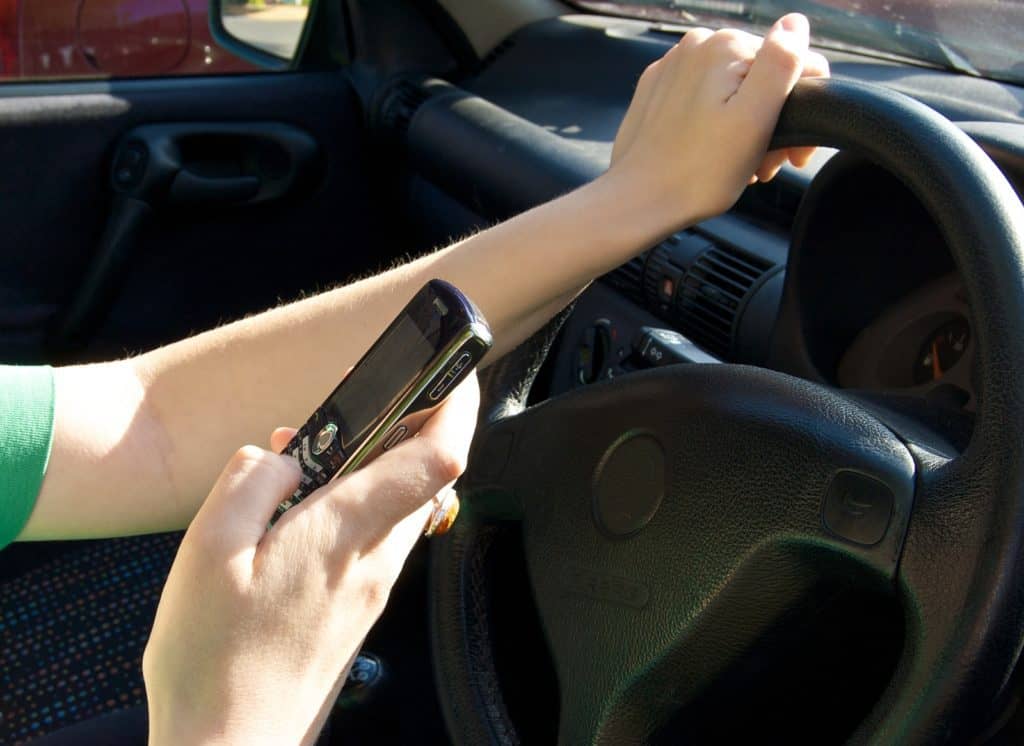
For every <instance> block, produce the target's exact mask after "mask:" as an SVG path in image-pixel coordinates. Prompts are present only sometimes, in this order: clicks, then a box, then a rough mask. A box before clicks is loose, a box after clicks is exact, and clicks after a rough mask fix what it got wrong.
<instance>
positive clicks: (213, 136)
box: [47, 122, 319, 360]
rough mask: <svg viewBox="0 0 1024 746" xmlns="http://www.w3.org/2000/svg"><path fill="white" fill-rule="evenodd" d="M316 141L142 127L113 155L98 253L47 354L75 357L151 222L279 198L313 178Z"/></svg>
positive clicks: (280, 131) (224, 128)
mask: <svg viewBox="0 0 1024 746" xmlns="http://www.w3.org/2000/svg"><path fill="white" fill-rule="evenodd" d="M318 150H319V149H318V147H317V144H316V141H315V140H314V139H313V138H312V137H311V136H310V135H309V134H308V133H306V132H304V131H303V130H301V129H299V128H297V127H293V126H291V125H287V124H283V123H280V122H228V123H225V122H198V123H196V122H182V123H174V124H147V125H143V126H141V127H136V128H135V129H133V130H131V131H130V132H128V133H127V134H126V135H125V136H124V137H123V138H122V139H121V141H120V143H119V144H118V146H117V148H116V149H115V151H114V158H113V163H112V168H111V171H110V186H111V188H112V189H113V191H114V200H113V204H112V207H111V212H110V216H109V218H108V219H107V225H106V228H105V229H104V232H103V235H102V237H101V239H100V244H99V246H98V247H97V250H96V253H95V254H94V255H93V258H92V261H91V263H90V264H89V266H88V267H87V268H86V270H85V273H84V275H83V276H82V280H81V282H80V283H79V284H78V287H77V288H76V289H75V291H74V293H73V294H72V296H71V297H70V298H69V299H68V301H67V302H66V303H65V305H64V306H63V307H62V308H61V310H60V311H59V312H58V313H57V315H56V317H55V318H54V320H53V322H52V324H51V326H50V329H49V333H48V337H47V343H48V347H49V351H50V354H51V356H52V357H53V358H54V359H56V360H68V359H73V358H74V355H75V353H76V352H77V351H78V350H80V349H81V348H82V347H84V346H85V345H86V344H87V343H88V341H89V339H90V338H91V336H92V335H93V333H94V332H95V331H96V329H97V328H99V326H100V324H101V323H102V322H103V320H104V319H105V318H106V316H107V314H108V313H109V311H110V307H111V306H112V305H113V303H114V300H115V299H116V297H117V293H118V291H119V290H120V288H121V285H122V283H123V281H124V277H125V275H126V273H127V271H128V268H129V266H130V259H131V256H132V254H133V253H134V252H135V251H136V250H137V248H138V243H139V239H140V237H142V236H143V235H144V232H145V229H146V227H147V225H148V223H149V221H150V220H151V219H152V216H153V215H154V214H155V213H157V212H159V211H160V210H165V209H174V210H176V211H178V212H181V211H184V210H197V211H209V210H211V209H216V208H224V207H232V208H233V207H236V206H243V205H253V204H259V203H263V202H269V201H271V200H276V199H281V198H282V197H285V196H287V195H289V194H293V193H295V192H297V191H298V190H300V189H302V188H304V187H308V186H309V185H310V184H311V182H312V181H313V179H314V177H315V176H316V175H317V172H318V169H317V157H316V156H317V153H318Z"/></svg>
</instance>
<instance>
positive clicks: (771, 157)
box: [755, 150, 789, 181]
mask: <svg viewBox="0 0 1024 746" xmlns="http://www.w3.org/2000/svg"><path fill="white" fill-rule="evenodd" d="M788 155H789V151H787V150H772V151H771V152H769V153H768V154H767V155H766V156H765V157H764V160H763V161H761V165H760V166H758V168H757V171H756V172H755V175H756V176H757V180H758V181H771V180H772V179H773V178H775V175H776V174H777V173H779V169H781V168H782V164H783V163H785V162H786V158H787V156H788Z"/></svg>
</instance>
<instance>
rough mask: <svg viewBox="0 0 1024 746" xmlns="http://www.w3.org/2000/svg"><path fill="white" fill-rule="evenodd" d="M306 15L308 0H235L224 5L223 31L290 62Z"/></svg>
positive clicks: (307, 12)
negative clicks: (235, 0)
mask: <svg viewBox="0 0 1024 746" xmlns="http://www.w3.org/2000/svg"><path fill="white" fill-rule="evenodd" d="M308 14H309V0H289V1H287V2H285V1H281V2H277V3H271V2H269V0H238V1H237V2H229V3H225V4H224V28H225V30H227V32H228V33H229V34H231V35H232V36H234V37H235V38H237V39H240V40H242V41H244V42H246V43H247V44H251V45H252V46H254V47H257V48H258V49H262V50H264V51H265V52H269V53H270V54H272V55H275V56H277V57H280V58H282V59H286V60H290V59H291V58H292V57H294V56H295V48H296V47H297V46H298V43H299V38H300V37H301V36H302V27H303V25H304V24H305V23H306V16H307V15H308Z"/></svg>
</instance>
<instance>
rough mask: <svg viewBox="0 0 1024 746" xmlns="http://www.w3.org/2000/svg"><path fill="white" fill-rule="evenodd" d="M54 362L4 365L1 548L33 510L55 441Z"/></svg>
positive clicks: (0, 384) (0, 379)
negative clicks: (47, 364) (52, 366)
mask: <svg viewBox="0 0 1024 746" xmlns="http://www.w3.org/2000/svg"><path fill="white" fill-rule="evenodd" d="M53 402H54V383H53V368H50V367H49V366H38V367H37V366H17V365H4V366H0V421H2V422H3V425H2V427H0V548H2V547H5V546H7V545H8V544H10V543H11V542H12V541H14V540H15V539H16V538H17V537H18V534H20V533H21V530H22V529H23V528H24V527H25V524H26V523H28V518H29V516H30V515H32V509H33V508H34V507H35V504H36V498H37V497H38V496H39V488H40V487H41V486H42V483H43V475H44V474H46V465H47V463H48V462H49V460H50V446H51V445H52V443H53Z"/></svg>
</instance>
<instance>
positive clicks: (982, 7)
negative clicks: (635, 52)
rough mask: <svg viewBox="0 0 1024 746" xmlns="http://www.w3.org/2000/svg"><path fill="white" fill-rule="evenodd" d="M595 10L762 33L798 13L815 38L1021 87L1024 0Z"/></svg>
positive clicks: (737, 1) (864, 0)
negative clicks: (744, 28)
mask: <svg viewBox="0 0 1024 746" xmlns="http://www.w3.org/2000/svg"><path fill="white" fill-rule="evenodd" d="M581 4H582V5H585V6H587V7H588V8H591V9H593V10H599V11H603V12H614V13H624V14H628V15H635V16H642V17H646V18H653V19H657V20H663V21H677V22H679V21H682V22H684V23H709V24H714V23H715V21H718V22H719V23H721V22H723V21H724V22H727V23H730V24H733V25H737V24H738V25H742V26H748V27H754V28H755V29H757V30H761V31H763V30H764V29H765V28H767V27H768V25H769V24H771V23H772V22H773V21H774V20H775V19H776V18H778V17H779V16H781V15H784V14H786V13H788V12H791V11H799V12H801V13H803V14H805V15H806V16H807V17H808V18H809V19H810V20H811V29H812V31H813V33H814V37H815V40H816V41H818V42H821V43H823V44H826V45H830V44H831V45H837V46H841V47H852V48H855V49H865V50H869V51H874V52H881V53H883V54H887V55H897V56H900V57H909V58H913V59H916V60H922V61H925V62H928V63H930V64H933V65H938V66H940V67H944V68H948V69H951V70H957V71H958V72H962V73H967V74H969V75H979V76H983V77H990V78H999V79H1002V80H1007V81H1011V82H1018V83H1019V82H1024V0H820V2H811V0H787V1H786V2H782V0H748V1H746V2H744V1H741V0H632V1H631V2H621V3H620V2H597V1H586V2H581Z"/></svg>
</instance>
